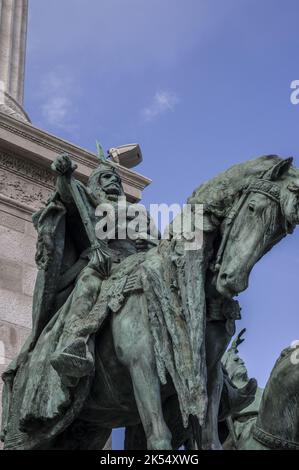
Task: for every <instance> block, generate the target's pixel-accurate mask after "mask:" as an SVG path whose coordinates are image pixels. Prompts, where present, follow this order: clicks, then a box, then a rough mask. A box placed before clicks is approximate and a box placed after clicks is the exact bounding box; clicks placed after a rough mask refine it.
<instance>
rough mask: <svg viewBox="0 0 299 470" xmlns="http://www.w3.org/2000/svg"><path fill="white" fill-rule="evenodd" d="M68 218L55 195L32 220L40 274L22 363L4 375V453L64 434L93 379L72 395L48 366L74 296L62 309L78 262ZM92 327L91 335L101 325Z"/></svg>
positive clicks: (84, 380) (84, 194) (18, 361)
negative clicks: (70, 268)
mask: <svg viewBox="0 0 299 470" xmlns="http://www.w3.org/2000/svg"><path fill="white" fill-rule="evenodd" d="M78 188H79V191H80V193H81V197H82V199H83V200H84V201H85V202H86V203H87V204H88V201H87V199H88V194H87V192H86V190H85V188H84V186H83V185H81V184H80V183H79V184H78ZM66 213H67V210H66V207H65V205H64V204H63V203H62V202H61V200H60V198H59V195H58V193H57V192H55V193H54V194H53V196H52V197H51V198H50V199H49V201H48V203H47V205H46V207H45V208H43V209H41V210H40V211H38V212H37V213H35V214H34V215H33V223H34V226H35V228H36V230H37V232H38V240H37V252H36V262H37V265H38V267H39V270H38V274H37V279H36V283H35V289H34V295H33V307H32V331H31V334H30V336H29V337H28V339H27V341H26V342H25V344H24V346H23V348H22V349H21V352H20V353H19V355H18V357H17V358H16V359H15V360H13V361H12V362H11V363H10V365H9V366H8V368H7V370H6V371H5V372H4V374H3V382H4V387H3V399H2V401H3V414H2V438H3V437H4V439H5V441H4V442H5V446H4V447H5V449H34V448H36V447H37V446H39V445H40V444H41V443H43V442H46V441H48V440H49V439H51V438H52V437H54V436H56V435H57V434H58V433H60V432H61V431H62V430H64V429H65V428H66V427H67V426H68V425H69V424H71V423H72V421H73V420H74V418H75V415H77V413H78V412H79V411H80V409H81V407H82V405H83V403H84V400H85V398H86V395H87V393H88V390H89V386H90V381H91V379H92V378H91V377H83V378H81V379H80V381H79V383H78V385H77V386H76V387H75V393H73V391H72V390H71V389H69V388H68V387H66V386H65V385H63V384H62V382H61V380H60V378H59V376H58V374H57V372H56V371H55V370H54V369H53V367H51V365H50V363H49V361H50V357H51V354H52V353H53V352H54V351H55V348H56V347H57V346H58V344H59V340H60V334H61V331H62V329H63V325H64V321H65V317H66V315H67V314H68V308H67V307H68V303H69V302H70V298H71V296H72V293H70V294H69V296H68V297H66V298H67V300H66V302H65V303H64V304H63V305H58V306H57V292H58V287H59V286H58V284H59V278H60V274H61V270H62V263H63V260H64V259H65V258H68V257H69V258H73V254H72V256H68V253H67V251H68V250H70V248H69V247H68V246H66V225H67V222H66ZM87 263H88V261H86V265H87ZM90 326H91V329H90V333H91V334H92V333H93V332H94V331H93V329H94V328H97V325H94V324H93V325H90ZM62 410H63V413H62V414H61V412H62ZM40 414H41V416H40Z"/></svg>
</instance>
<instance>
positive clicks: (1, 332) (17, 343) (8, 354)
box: [0, 320, 30, 359]
mask: <svg viewBox="0 0 299 470" xmlns="http://www.w3.org/2000/svg"><path fill="white" fill-rule="evenodd" d="M29 333H30V329H29V328H24V327H21V326H19V325H16V324H13V323H9V322H7V321H3V320H0V341H1V342H2V344H3V345H4V346H3V347H4V354H2V356H4V357H5V358H8V359H13V358H14V357H16V355H17V354H18V353H19V351H20V349H21V347H22V346H23V344H24V342H25V340H26V338H27V336H28V335H29ZM0 355H1V354H0Z"/></svg>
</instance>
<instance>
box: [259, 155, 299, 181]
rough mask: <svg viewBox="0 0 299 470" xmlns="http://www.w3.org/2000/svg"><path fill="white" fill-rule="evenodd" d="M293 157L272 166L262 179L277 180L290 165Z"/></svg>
mask: <svg viewBox="0 0 299 470" xmlns="http://www.w3.org/2000/svg"><path fill="white" fill-rule="evenodd" d="M292 162H293V157H289V158H286V159H284V160H281V161H280V162H278V163H276V165H274V166H272V168H270V169H269V170H267V171H266V173H265V174H264V176H263V179H266V180H270V181H275V180H278V179H279V178H280V177H281V176H282V175H283V174H284V173H285V172H287V171H288V169H289V168H290V166H291V165H292Z"/></svg>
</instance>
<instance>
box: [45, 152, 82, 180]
mask: <svg viewBox="0 0 299 470" xmlns="http://www.w3.org/2000/svg"><path fill="white" fill-rule="evenodd" d="M51 168H52V170H54V171H55V172H56V173H58V174H59V175H70V174H71V173H72V172H73V171H75V169H76V168H77V165H74V164H73V162H72V160H71V159H70V157H69V156H68V155H67V154H64V155H59V156H58V157H57V158H56V160H54V162H53V163H52V165H51Z"/></svg>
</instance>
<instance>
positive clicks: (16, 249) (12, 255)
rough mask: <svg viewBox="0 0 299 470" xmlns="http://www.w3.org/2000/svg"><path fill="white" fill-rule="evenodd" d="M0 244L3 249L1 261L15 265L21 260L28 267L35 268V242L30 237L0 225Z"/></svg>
mask: <svg viewBox="0 0 299 470" xmlns="http://www.w3.org/2000/svg"><path fill="white" fill-rule="evenodd" d="M0 243H1V246H2V247H5V249H3V250H2V251H1V255H2V259H3V260H7V261H10V262H11V261H14V262H16V263H19V262H20V260H21V261H22V262H23V263H26V264H28V265H29V266H35V261H34V256H35V249H36V242H35V239H34V238H33V237H32V236H25V235H24V234H23V233H20V232H16V231H15V230H11V229H8V228H7V227H3V226H1V225H0Z"/></svg>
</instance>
